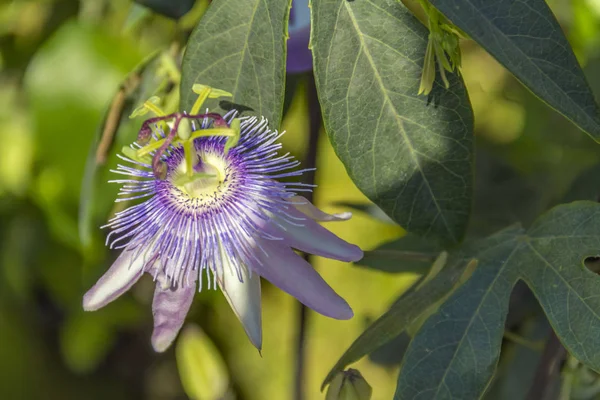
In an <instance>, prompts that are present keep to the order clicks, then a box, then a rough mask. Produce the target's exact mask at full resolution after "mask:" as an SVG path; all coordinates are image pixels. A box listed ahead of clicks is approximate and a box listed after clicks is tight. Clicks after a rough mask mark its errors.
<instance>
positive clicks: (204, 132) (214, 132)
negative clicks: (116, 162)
mask: <svg viewBox="0 0 600 400" xmlns="http://www.w3.org/2000/svg"><path fill="white" fill-rule="evenodd" d="M205 136H235V132H234V130H233V129H231V128H210V129H199V130H197V131H195V132H192V134H191V136H190V138H189V139H188V140H187V141H190V142H191V141H193V140H194V139H197V138H199V137H205ZM164 142H165V139H160V140H157V141H156V142H152V143H150V144H149V145H147V146H144V147H142V148H141V149H139V150H138V151H137V154H136V156H137V157H138V158H139V157H143V156H145V155H147V154H150V153H152V152H153V151H155V150H158V149H160V147H161V146H162V145H163V143H164ZM178 143H181V139H179V138H175V139H174V140H173V142H172V144H173V145H176V144H178Z"/></svg>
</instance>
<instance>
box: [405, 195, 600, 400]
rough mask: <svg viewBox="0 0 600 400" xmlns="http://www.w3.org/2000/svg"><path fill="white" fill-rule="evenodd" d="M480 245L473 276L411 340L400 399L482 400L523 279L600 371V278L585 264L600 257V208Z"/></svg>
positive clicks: (574, 347) (563, 334)
mask: <svg viewBox="0 0 600 400" xmlns="http://www.w3.org/2000/svg"><path fill="white" fill-rule="evenodd" d="M494 238H496V239H495V240H492V241H491V242H490V240H491V239H494ZM482 243H483V244H482V245H481V246H479V247H480V248H479V250H478V251H477V252H476V253H475V254H476V255H475V257H476V258H477V259H478V261H479V266H478V268H477V269H476V270H475V272H474V273H473V275H472V277H471V278H470V279H469V281H467V283H465V284H464V285H463V286H461V287H460V288H459V289H458V290H457V291H456V292H455V293H454V294H453V295H452V296H451V297H450V298H449V299H448V301H446V302H445V303H444V304H443V305H442V306H441V307H440V308H439V309H438V311H437V312H436V313H435V314H433V316H432V317H431V318H429V319H428V320H427V322H426V323H425V324H424V325H423V327H422V328H421V330H420V331H419V333H418V334H417V335H416V336H415V338H414V339H413V341H412V342H411V344H410V346H409V349H408V351H407V353H406V355H405V358H404V362H403V368H402V370H401V373H400V377H399V381H398V387H397V390H396V395H395V399H447V398H461V399H463V398H465V399H466V398H469V399H470V398H479V397H480V396H481V395H482V394H483V393H484V391H485V390H486V388H487V387H488V385H489V383H490V381H491V379H492V376H493V373H494V371H495V368H496V364H497V362H498V357H499V354H500V346H501V341H502V335H503V332H504V321H505V318H506V313H507V311H508V299H509V296H510V293H511V290H512V288H513V286H514V284H515V283H516V281H517V280H519V279H523V280H524V281H525V282H526V283H527V284H528V285H529V286H530V288H531V289H532V291H533V292H534V294H535V296H536V297H537V299H538V300H539V302H540V304H541V305H542V308H543V309H544V312H545V313H546V316H547V317H548V320H549V321H550V324H551V325H552V327H553V328H554V330H555V332H556V334H557V336H558V337H559V338H560V340H561V341H562V343H563V344H564V345H565V347H566V348H567V349H568V350H569V351H570V352H571V353H572V354H573V355H574V356H575V357H576V358H577V359H579V360H581V361H582V362H584V363H586V364H587V365H588V366H590V367H591V368H593V369H595V370H600V354H598V352H597V351H596V350H595V349H597V348H598V347H600V338H599V337H598V335H597V332H598V331H599V330H600V297H599V296H598V293H600V277H598V276H597V275H596V274H594V273H592V272H591V271H589V270H588V269H586V268H585V267H584V264H583V260H584V259H585V258H586V257H588V256H596V255H598V254H599V253H600V204H597V203H592V202H576V203H572V204H569V205H562V206H558V207H555V208H554V209H552V210H550V211H549V212H548V213H546V214H545V215H543V216H542V217H541V218H539V219H538V221H537V222H536V223H535V224H534V225H532V227H531V228H530V229H529V230H528V231H527V232H525V231H523V230H520V229H509V230H505V231H502V232H500V233H499V234H496V235H494V236H492V237H490V239H487V243H486V241H483V242H482Z"/></svg>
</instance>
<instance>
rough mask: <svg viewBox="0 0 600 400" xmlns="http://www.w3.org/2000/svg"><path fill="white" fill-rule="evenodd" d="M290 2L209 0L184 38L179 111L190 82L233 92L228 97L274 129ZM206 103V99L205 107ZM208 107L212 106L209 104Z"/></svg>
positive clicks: (189, 99) (186, 105) (188, 99)
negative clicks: (230, 96)
mask: <svg viewBox="0 0 600 400" xmlns="http://www.w3.org/2000/svg"><path fill="white" fill-rule="evenodd" d="M290 3H291V0H269V1H267V0H244V1H239V0H214V1H213V2H212V4H211V5H210V7H209V8H208V10H207V11H206V13H205V14H204V16H203V17H202V19H201V20H200V23H199V24H198V26H196V28H195V29H194V31H193V32H192V35H191V36H190V38H189V40H188V44H187V49H186V51H185V54H184V57H183V66H182V69H183V72H182V79H181V103H180V109H181V110H190V109H191V107H192V105H193V104H194V101H195V100H196V95H195V94H194V93H193V92H192V86H193V85H194V84H195V83H201V84H204V85H209V86H212V87H215V88H219V89H223V90H226V91H228V92H230V93H232V94H233V99H227V100H228V102H227V103H225V102H223V101H221V102H220V103H219V107H220V108H221V109H227V108H229V107H228V106H226V105H225V104H229V105H231V103H230V102H229V100H230V101H231V102H232V103H234V104H237V105H241V106H243V108H244V109H246V108H248V107H249V108H250V109H251V110H252V111H251V113H252V114H255V115H263V116H264V117H266V118H267V119H269V121H271V124H272V126H273V127H275V128H278V127H279V123H280V122H281V114H282V111H283V98H284V86H285V57H286V37H287V34H286V33H287V24H288V18H289V12H290ZM210 105H211V104H210V103H209V106H210ZM212 106H213V107H214V106H216V104H215V103H213V104H212Z"/></svg>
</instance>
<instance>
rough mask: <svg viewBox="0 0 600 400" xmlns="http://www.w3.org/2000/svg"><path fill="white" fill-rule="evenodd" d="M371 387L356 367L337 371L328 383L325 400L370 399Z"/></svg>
mask: <svg viewBox="0 0 600 400" xmlns="http://www.w3.org/2000/svg"><path fill="white" fill-rule="evenodd" d="M372 393H373V389H372V388H371V386H370V385H369V384H368V383H367V381H366V380H365V378H363V376H362V375H361V374H360V372H359V371H358V370H356V369H352V368H350V369H348V370H347V371H343V372H340V373H338V374H337V375H336V376H335V378H333V380H332V381H331V383H330V384H329V389H327V396H326V397H325V400H370V399H371V394H372Z"/></svg>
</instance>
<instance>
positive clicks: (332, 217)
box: [290, 196, 352, 222]
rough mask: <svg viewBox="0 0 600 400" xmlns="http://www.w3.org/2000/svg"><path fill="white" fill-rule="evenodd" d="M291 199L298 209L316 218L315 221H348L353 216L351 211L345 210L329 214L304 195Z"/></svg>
mask: <svg viewBox="0 0 600 400" xmlns="http://www.w3.org/2000/svg"><path fill="white" fill-rule="evenodd" d="M290 200H291V201H292V203H294V207H296V210H298V211H300V212H301V213H302V214H304V215H306V216H307V217H309V218H311V219H314V220H315V221H321V222H327V221H347V220H349V219H350V218H352V213H351V212H343V213H339V214H328V213H326V212H323V211H321V210H319V209H318V208H317V207H315V206H314V205H313V204H312V203H311V202H310V201H308V200H307V199H306V198H304V197H302V196H294V197H292V198H291V199H290Z"/></svg>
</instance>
